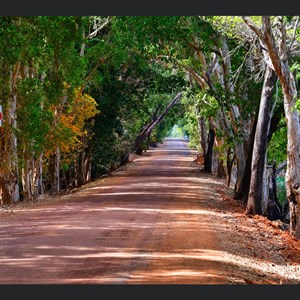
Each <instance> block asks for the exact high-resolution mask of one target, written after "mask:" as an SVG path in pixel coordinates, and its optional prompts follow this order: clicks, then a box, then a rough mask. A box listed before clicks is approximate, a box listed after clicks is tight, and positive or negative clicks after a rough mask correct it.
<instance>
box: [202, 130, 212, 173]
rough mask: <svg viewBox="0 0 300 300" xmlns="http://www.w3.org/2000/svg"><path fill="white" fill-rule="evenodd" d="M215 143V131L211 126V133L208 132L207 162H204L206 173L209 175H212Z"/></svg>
mask: <svg viewBox="0 0 300 300" xmlns="http://www.w3.org/2000/svg"><path fill="white" fill-rule="evenodd" d="M214 142H215V131H214V129H213V127H212V125H210V128H209V132H208V145H207V152H206V160H205V161H204V171H205V172H207V173H212V164H213V147H214Z"/></svg>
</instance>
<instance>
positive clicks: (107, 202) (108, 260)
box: [0, 139, 299, 284]
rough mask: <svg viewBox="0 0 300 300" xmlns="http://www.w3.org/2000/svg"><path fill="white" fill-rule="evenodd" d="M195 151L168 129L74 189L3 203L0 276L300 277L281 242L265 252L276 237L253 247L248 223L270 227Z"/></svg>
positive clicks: (49, 279)
mask: <svg viewBox="0 0 300 300" xmlns="http://www.w3.org/2000/svg"><path fill="white" fill-rule="evenodd" d="M195 158H196V152H195V151H193V150H190V149H189V148H188V146H187V142H186V141H184V140H179V139H167V140H165V142H164V143H163V144H162V145H159V147H158V148H156V149H152V150H149V151H147V152H146V153H145V154H143V155H142V156H140V157H138V158H137V159H136V160H135V161H134V162H133V163H131V164H130V165H128V166H127V167H125V168H121V169H120V170H118V171H117V172H115V173H114V174H113V175H112V176H108V177H106V178H102V179H99V180H97V181H95V182H92V183H91V184H88V185H87V186H85V187H84V188H82V189H80V190H79V191H77V192H75V193H73V194H70V195H66V196H64V197H60V198H55V199H51V200H49V201H40V203H38V204H36V205H32V206H30V205H24V206H22V207H21V208H18V209H17V208H16V209H11V208H10V209H2V211H1V214H0V243H1V244H0V284H32V283H33V284H235V283H243V284H247V283H275V284H277V283H278V284H279V283H282V282H284V280H286V282H293V283H295V282H296V283H298V282H299V281H297V277H296V278H294V277H293V276H294V274H295V272H294V273H293V272H292V271H295V270H290V271H291V274H293V275H289V276H290V277H289V276H287V277H284V276H283V274H282V273H283V272H286V271H288V270H287V268H289V267H288V266H287V263H286V261H284V262H283V259H285V257H284V256H283V255H282V254H280V253H279V250H278V251H277V252H276V255H277V256H276V255H275V254H274V257H272V259H271V261H270V258H266V257H265V255H266V253H267V252H268V251H269V252H270V251H271V250H268V249H265V248H263V246H265V245H269V247H271V244H270V240H269V241H267V240H266V241H265V244H264V245H262V250H261V252H260V254H257V253H256V255H254V254H253V253H252V252H253V251H259V247H258V246H254V247H252V248H251V247H250V246H249V245H248V244H247V243H249V240H251V241H252V243H254V242H255V240H254V239H253V238H252V236H251V234H248V235H247V232H246V229H245V228H246V226H247V225H249V227H251V228H252V230H253V228H256V229H257V228H258V227H259V226H260V227H259V228H260V231H259V232H264V230H265V229H264V228H262V226H261V225H259V224H260V223H259V222H258V220H256V219H255V218H254V219H249V218H247V217H246V216H244V215H243V214H242V210H241V209H242V208H241V207H240V206H239V205H238V204H234V203H233V202H232V203H231V202H230V205H231V206H230V207H231V210H228V212H226V211H224V207H225V205H227V206H228V203H227V202H228V201H229V200H228V199H227V200H226V197H225V198H224V197H223V196H224V195H225V194H226V193H227V192H229V190H227V189H226V187H225V186H224V184H223V183H222V182H220V181H217V180H216V179H215V177H213V176H209V175H206V174H200V175H199V172H197V170H196V169H195V164H194V163H193V160H194V159H195ZM222 197H223V198H222ZM227 206H226V207H227ZM228 207H229V206H228ZM232 207H233V209H232ZM238 222H244V223H243V224H244V225H243V226H237V225H236V224H238ZM255 226H256V227H255ZM265 226H269V225H268V224H267V225H265ZM237 227H238V228H237ZM269 227H270V226H269ZM269 227H268V228H269ZM268 230H270V229H268ZM272 230H274V232H276V234H274V236H276V237H277V239H281V240H277V241H276V243H275V242H274V239H272V241H273V242H274V244H272V245H273V246H274V247H277V246H278V245H279V246H278V247H282V244H283V243H284V241H283V238H284V237H282V236H281V235H283V234H284V233H281V231H280V229H278V228H273V227H272ZM279 231H280V233H278V232H279ZM268 232H269V233H268V234H269V235H270V231H268ZM254 235H258V231H255V232H253V236H254ZM258 242H260V243H261V242H262V240H260V241H257V243H258ZM241 243H243V244H244V246H243V247H244V248H243V247H242V246H241ZM280 243H282V244H280ZM283 248H284V247H283ZM283 248H282V249H283ZM243 249H244V250H245V249H248V252H246V250H245V251H244V250H243ZM278 249H279V248H278ZM243 251H244V252H243ZM249 251H250V252H251V251H252V252H251V253H250V254H249ZM278 253H279V254H280V255H279V254H278ZM278 255H279V256H278ZM254 257H255V261H253V259H254ZM292 267H294V268H297V267H298V265H296V266H295V264H293V265H291V266H290V268H292ZM270 268H271V269H270ZM282 268H285V269H284V271H282ZM280 272H281V273H280ZM295 276H297V274H296V275H295Z"/></svg>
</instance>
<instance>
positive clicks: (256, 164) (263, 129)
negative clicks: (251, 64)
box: [246, 67, 277, 215]
mask: <svg viewBox="0 0 300 300" xmlns="http://www.w3.org/2000/svg"><path fill="white" fill-rule="evenodd" d="M276 80H277V76H276V73H275V72H274V71H273V70H272V69H271V68H269V67H267V69H266V72H265V80H264V84H263V88H262V92H261V100H260V106H259V113H258V120H257V125H256V133H255V139H254V146H253V153H252V164H251V180H250V189H249V195H248V201H247V208H246V214H250V215H256V214H259V215H261V214H263V208H262V203H265V202H266V201H267V200H266V199H265V194H264V193H263V191H264V190H265V189H263V188H262V187H263V184H264V183H265V181H266V178H265V176H264V175H265V164H266V155H267V145H268V133H269V128H270V122H271V117H272V116H271V113H272V104H273V100H272V97H273V94H274V86H275V83H276Z"/></svg>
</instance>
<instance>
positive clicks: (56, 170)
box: [53, 146, 60, 193]
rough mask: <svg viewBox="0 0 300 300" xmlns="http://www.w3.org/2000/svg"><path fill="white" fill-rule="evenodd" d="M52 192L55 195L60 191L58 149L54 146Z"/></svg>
mask: <svg viewBox="0 0 300 300" xmlns="http://www.w3.org/2000/svg"><path fill="white" fill-rule="evenodd" d="M53 190H54V192H55V193H58V192H59V191H60V149H59V146H56V149H55V155H54V174H53Z"/></svg>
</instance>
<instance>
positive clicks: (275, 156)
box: [268, 119, 287, 166]
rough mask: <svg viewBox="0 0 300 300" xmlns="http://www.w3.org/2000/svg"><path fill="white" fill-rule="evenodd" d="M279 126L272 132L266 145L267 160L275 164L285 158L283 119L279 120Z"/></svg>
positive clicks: (285, 132) (285, 136)
mask: <svg viewBox="0 0 300 300" xmlns="http://www.w3.org/2000/svg"><path fill="white" fill-rule="evenodd" d="M279 126H280V127H279V129H278V130H276V131H275V132H274V134H273V136H272V138H271V141H270V143H269V147H268V162H269V163H270V164H272V163H275V164H276V166H278V165H279V164H280V163H282V162H284V161H285V160H286V159H287V154H286V147H287V129H286V126H285V120H284V119H282V120H281V121H280V123H279Z"/></svg>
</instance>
